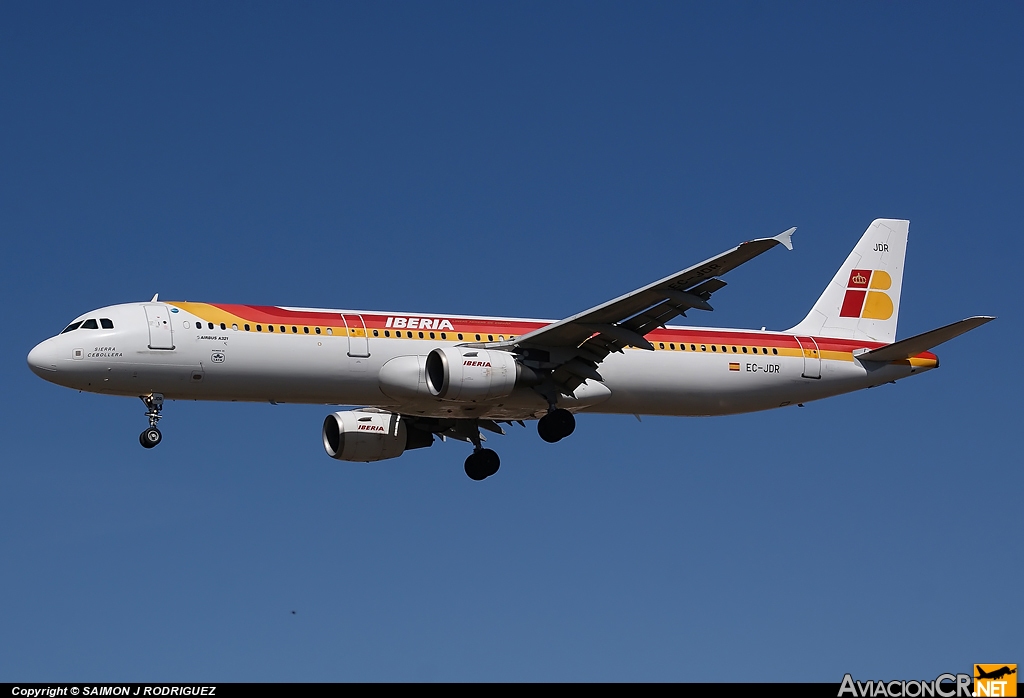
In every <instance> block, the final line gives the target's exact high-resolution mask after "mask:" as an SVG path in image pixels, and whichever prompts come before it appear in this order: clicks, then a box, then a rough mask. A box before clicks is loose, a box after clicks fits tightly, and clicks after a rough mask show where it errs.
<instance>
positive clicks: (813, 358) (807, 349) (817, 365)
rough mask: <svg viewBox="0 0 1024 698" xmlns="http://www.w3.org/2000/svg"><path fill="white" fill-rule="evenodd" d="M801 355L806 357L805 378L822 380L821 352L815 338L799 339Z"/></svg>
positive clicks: (797, 341) (797, 340)
mask: <svg viewBox="0 0 1024 698" xmlns="http://www.w3.org/2000/svg"><path fill="white" fill-rule="evenodd" d="M796 343H797V344H798V345H800V353H802V354H803V355H804V372H803V377H804V378H821V352H820V351H819V350H818V343H817V342H815V341H814V337H797V338H796Z"/></svg>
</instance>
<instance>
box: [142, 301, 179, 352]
mask: <svg viewBox="0 0 1024 698" xmlns="http://www.w3.org/2000/svg"><path fill="white" fill-rule="evenodd" d="M142 307H143V308H144V309H145V311H146V322H147V323H148V324H149V348H150V349H173V348H174V336H173V330H172V329H171V313H170V312H169V311H168V309H167V306H166V305H156V304H151V305H144V306H142Z"/></svg>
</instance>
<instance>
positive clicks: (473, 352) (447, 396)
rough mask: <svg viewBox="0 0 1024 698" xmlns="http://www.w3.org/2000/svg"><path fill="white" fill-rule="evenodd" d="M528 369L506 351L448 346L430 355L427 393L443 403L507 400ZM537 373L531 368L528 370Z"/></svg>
mask: <svg viewBox="0 0 1024 698" xmlns="http://www.w3.org/2000/svg"><path fill="white" fill-rule="evenodd" d="M524 368H525V367H523V366H522V365H520V364H519V362H517V361H516V359H515V357H514V356H513V355H512V354H510V353H508V352H506V351H488V350H485V349H472V348H469V347H445V348H443V349H434V350H433V351H432V352H430V353H429V354H427V362H426V366H425V369H426V370H425V373H426V383H427V391H428V392H429V393H430V394H431V395H433V396H434V397H438V398H441V399H442V400H462V401H469V402H475V401H477V400H491V399H493V398H499V397H505V396H506V395H508V394H509V393H511V392H512V389H513V388H515V386H516V382H517V380H518V379H519V377H520V373H522V372H523V370H524ZM525 370H526V371H527V372H528V373H529V374H531V376H532V374H533V372H532V371H530V369H525Z"/></svg>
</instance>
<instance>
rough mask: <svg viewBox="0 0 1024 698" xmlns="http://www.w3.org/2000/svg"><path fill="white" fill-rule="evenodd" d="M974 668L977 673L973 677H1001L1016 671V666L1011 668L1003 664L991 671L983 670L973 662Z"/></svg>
mask: <svg viewBox="0 0 1024 698" xmlns="http://www.w3.org/2000/svg"><path fill="white" fill-rule="evenodd" d="M974 670H975V671H976V672H977V674H978V675H977V676H975V677H974V678H976V679H1001V678H1003V677H1004V676H1009V675H1010V674H1016V673H1017V669H1016V666H1014V668H1013V669H1011V668H1010V667H1008V666H1003V667H1001V668H999V669H995V670H993V671H985V670H984V669H982V668H981V667H980V666H979V665H977V664H975V665H974Z"/></svg>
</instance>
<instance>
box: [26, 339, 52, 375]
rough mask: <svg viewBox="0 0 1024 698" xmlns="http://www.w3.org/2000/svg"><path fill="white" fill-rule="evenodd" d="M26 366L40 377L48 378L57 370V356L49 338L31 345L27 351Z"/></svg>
mask: <svg viewBox="0 0 1024 698" xmlns="http://www.w3.org/2000/svg"><path fill="white" fill-rule="evenodd" d="M28 367H29V368H31V369H32V373H34V374H36V375H37V376H39V377H40V378H46V379H50V378H51V377H52V376H53V374H54V373H56V372H57V357H56V356H55V354H54V351H53V346H52V344H51V343H50V342H49V340H47V341H45V342H40V343H39V344H37V345H35V346H34V347H32V351H30V352H29V353H28Z"/></svg>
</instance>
